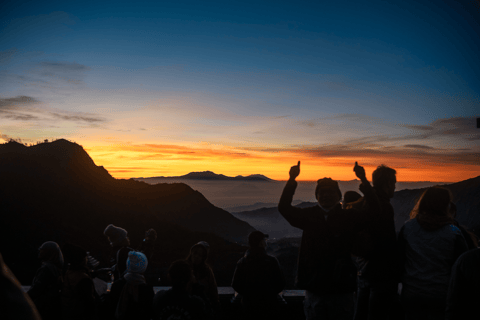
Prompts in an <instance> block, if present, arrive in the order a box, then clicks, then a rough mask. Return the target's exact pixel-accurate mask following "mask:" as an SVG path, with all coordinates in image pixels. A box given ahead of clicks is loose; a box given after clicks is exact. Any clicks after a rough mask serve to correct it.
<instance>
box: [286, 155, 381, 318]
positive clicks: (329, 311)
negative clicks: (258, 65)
mask: <svg viewBox="0 0 480 320" xmlns="http://www.w3.org/2000/svg"><path fill="white" fill-rule="evenodd" d="M354 171H355V174H356V175H357V177H358V178H360V180H361V181H362V184H361V186H360V190H361V191H362V192H363V194H364V195H365V198H366V200H367V202H368V206H369V208H370V209H371V210H368V211H361V210H355V209H351V210H345V209H342V206H341V204H340V201H341V199H342V193H341V191H340V188H339V186H338V183H337V182H336V181H334V180H332V179H331V178H323V179H320V180H318V181H317V186H316V188H315V197H316V199H317V201H318V205H317V206H314V207H310V208H297V207H294V206H292V200H293V195H294V193H295V189H296V187H297V182H296V181H295V179H296V177H297V176H298V175H299V174H300V161H299V162H298V164H297V165H296V166H293V167H292V168H291V169H290V173H289V175H290V179H289V180H288V181H287V184H286V186H285V188H284V190H283V193H282V196H281V198H280V202H279V205H278V210H279V212H280V214H281V215H282V216H283V217H284V218H285V219H286V220H287V221H288V222H289V223H290V224H291V225H292V226H293V227H296V228H299V229H301V230H303V233H302V240H301V245H300V249H299V257H298V269H297V277H296V286H297V287H298V288H300V289H304V290H305V302H304V311H305V315H306V318H307V320H312V319H322V320H323V319H349V320H351V319H352V318H353V315H354V294H353V292H354V290H355V286H356V284H355V273H356V269H355V266H354V265H353V262H352V259H351V255H350V249H351V246H352V241H351V240H352V236H353V235H355V233H356V232H358V231H360V230H362V228H364V227H365V225H366V224H368V223H369V222H370V221H371V219H373V218H374V217H375V216H376V214H378V213H379V207H380V206H379V201H378V198H377V197H376V195H375V192H374V191H373V188H372V186H371V185H370V183H369V182H368V180H367V179H366V176H365V170H364V169H363V167H361V166H359V165H358V164H357V163H355V167H354Z"/></svg>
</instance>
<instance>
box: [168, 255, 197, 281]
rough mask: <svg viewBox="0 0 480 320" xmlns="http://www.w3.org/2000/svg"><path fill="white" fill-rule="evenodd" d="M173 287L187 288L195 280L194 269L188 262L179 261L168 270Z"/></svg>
mask: <svg viewBox="0 0 480 320" xmlns="http://www.w3.org/2000/svg"><path fill="white" fill-rule="evenodd" d="M168 277H169V278H170V281H171V282H172V287H186V286H187V284H188V283H189V282H190V281H191V280H192V278H193V271H192V267H191V266H190V264H189V263H188V262H187V261H186V260H177V261H175V262H173V263H172V264H171V265H170V268H168Z"/></svg>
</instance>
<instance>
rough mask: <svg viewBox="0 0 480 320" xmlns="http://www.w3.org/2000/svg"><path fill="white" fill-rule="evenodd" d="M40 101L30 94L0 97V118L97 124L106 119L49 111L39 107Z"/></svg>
mask: <svg viewBox="0 0 480 320" xmlns="http://www.w3.org/2000/svg"><path fill="white" fill-rule="evenodd" d="M40 104H41V101H39V100H37V99H35V98H33V97H30V96H16V97H14V98H3V99H0V118H4V119H9V120H18V121H33V120H35V121H55V120H64V121H72V122H86V123H90V124H99V123H103V122H106V121H107V120H106V119H105V118H103V117H100V116H98V115H95V114H90V113H80V112H66V111H51V110H49V109H48V108H41V107H40Z"/></svg>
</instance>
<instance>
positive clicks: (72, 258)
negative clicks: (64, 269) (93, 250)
mask: <svg viewBox="0 0 480 320" xmlns="http://www.w3.org/2000/svg"><path fill="white" fill-rule="evenodd" d="M62 251H63V256H64V258H65V262H66V263H68V264H69V268H70V269H81V268H85V267H86V266H87V251H85V249H83V248H82V247H79V246H77V245H74V244H71V243H67V244H65V245H64V246H63V250H62Z"/></svg>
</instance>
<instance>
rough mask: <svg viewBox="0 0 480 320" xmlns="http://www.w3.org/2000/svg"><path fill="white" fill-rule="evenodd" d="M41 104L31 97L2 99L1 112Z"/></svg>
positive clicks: (0, 103) (0, 102)
mask: <svg viewBox="0 0 480 320" xmlns="http://www.w3.org/2000/svg"><path fill="white" fill-rule="evenodd" d="M37 103H40V101H38V100H37V99H35V98H33V97H29V96H16V97H14V98H3V99H0V111H2V110H12V109H18V108H23V107H25V106H29V105H33V104H37Z"/></svg>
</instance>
